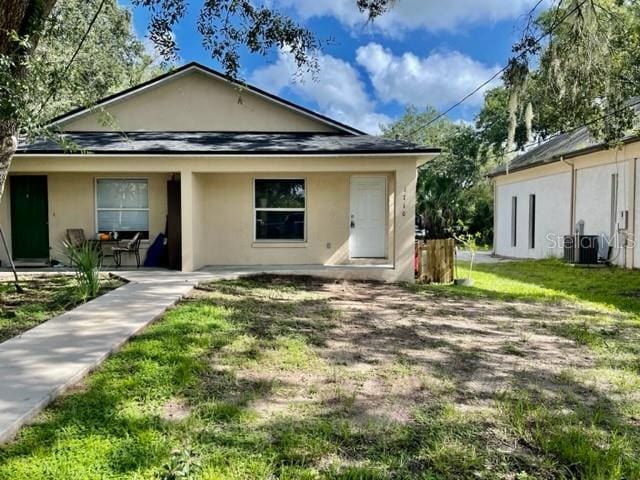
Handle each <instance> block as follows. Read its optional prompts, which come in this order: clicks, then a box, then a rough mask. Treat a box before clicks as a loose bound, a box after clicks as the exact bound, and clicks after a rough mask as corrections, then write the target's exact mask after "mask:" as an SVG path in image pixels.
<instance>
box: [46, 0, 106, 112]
mask: <svg viewBox="0 0 640 480" xmlns="http://www.w3.org/2000/svg"><path fill="white" fill-rule="evenodd" d="M105 3H106V0H102V1H101V2H100V5H99V6H98V9H97V10H96V12H95V13H94V14H93V17H92V18H91V21H90V22H89V25H88V26H87V29H86V30H85V32H84V34H83V35H82V38H81V39H80V43H78V46H77V47H76V49H75V51H74V52H73V55H71V57H70V58H69V61H68V62H67V64H66V65H65V67H64V69H63V70H62V74H61V75H60V76H58V78H57V81H56V82H55V83H54V85H53V86H52V88H51V91H50V92H49V95H48V96H47V98H46V99H45V100H44V102H42V104H41V105H40V109H39V110H38V115H40V114H41V113H42V110H44V107H45V106H46V105H47V103H49V100H51V99H52V98H53V96H54V95H55V94H56V93H57V92H56V90H57V87H58V86H59V84H60V79H62V78H64V77H65V76H66V74H67V72H68V71H69V68H71V64H73V62H74V61H75V59H76V57H77V56H78V54H79V53H80V50H81V49H82V46H83V45H84V42H85V41H86V40H87V37H88V36H89V32H91V29H92V28H93V26H94V24H95V23H96V21H97V20H98V16H99V15H100V12H101V11H102V8H103V7H104V4H105Z"/></svg>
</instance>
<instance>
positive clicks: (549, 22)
mask: <svg viewBox="0 0 640 480" xmlns="http://www.w3.org/2000/svg"><path fill="white" fill-rule="evenodd" d="M543 37H544V38H545V39H546V41H545V42H542V41H539V39H541V38H543ZM639 39H640V6H639V5H638V3H637V2H624V1H622V0H556V2H555V4H554V5H552V6H551V8H550V9H548V10H547V11H545V12H543V13H542V14H541V15H540V16H539V17H538V18H537V20H536V21H535V22H533V23H532V24H530V25H529V27H528V28H527V29H526V30H525V32H524V34H523V38H522V40H521V41H520V42H518V43H517V44H516V45H514V56H513V58H512V59H511V61H510V64H509V68H508V69H507V71H506V72H505V75H504V81H505V85H506V87H507V89H508V91H509V95H510V97H509V108H508V111H509V116H510V120H509V128H508V132H509V134H508V138H507V143H508V145H507V148H508V149H509V150H510V149H511V148H512V147H514V146H518V144H519V143H520V142H519V141H518V139H516V138H515V137H516V133H515V132H516V130H517V128H518V126H519V125H522V123H523V121H526V119H525V118H524V116H525V115H524V113H523V112H525V111H526V108H527V107H526V106H528V105H531V113H532V114H533V116H534V117H535V121H534V122H532V124H531V126H532V127H533V129H534V130H536V129H537V133H538V134H539V135H540V136H543V137H544V136H547V135H549V134H553V133H556V132H562V131H567V130H570V129H572V128H575V127H577V126H581V125H587V126H589V128H590V130H591V132H592V134H594V135H595V136H596V137H597V138H600V139H602V140H605V141H615V140H617V139H620V138H621V137H622V136H623V135H624V134H625V132H626V131H628V129H629V128H630V127H632V126H633V117H634V115H633V111H632V110H631V109H630V108H628V100H629V98H631V97H633V96H636V95H638V94H640V70H639V69H640V54H639V53H638V48H637V45H638V40H639ZM531 65H536V68H535V69H532V68H530V66H531Z"/></svg>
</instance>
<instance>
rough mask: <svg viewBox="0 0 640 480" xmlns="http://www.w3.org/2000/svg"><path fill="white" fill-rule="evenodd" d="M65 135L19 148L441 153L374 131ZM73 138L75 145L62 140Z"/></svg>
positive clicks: (140, 151)
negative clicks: (365, 133)
mask: <svg viewBox="0 0 640 480" xmlns="http://www.w3.org/2000/svg"><path fill="white" fill-rule="evenodd" d="M61 137H62V138H63V140H64V141H62V142H57V141H56V140H52V139H39V140H35V141H33V142H31V143H22V144H21V145H20V146H19V148H18V153H42V154H60V153H69V154H74V153H77V154H79V153H96V154H100V153H109V154H118V153H120V154H158V155H161V154H183V155H189V154H192V155H193V154H204V155H207V154H209V155H216V154H225V155H229V154H236V155H251V154H289V155H291V154H301V155H305V154H359V153H363V154H366V153H389V154H394V153H415V154H422V153H439V149H437V148H430V147H420V146H418V145H415V144H413V143H409V142H404V141H399V140H389V139H385V138H381V137H375V136H372V135H349V134H321V133H320V134H319V133H297V132H296V133H237V132H67V133H64V134H62V135H61ZM60 143H62V144H63V145H65V144H66V143H71V144H73V145H75V148H69V147H68V146H66V147H65V146H61V145H60Z"/></svg>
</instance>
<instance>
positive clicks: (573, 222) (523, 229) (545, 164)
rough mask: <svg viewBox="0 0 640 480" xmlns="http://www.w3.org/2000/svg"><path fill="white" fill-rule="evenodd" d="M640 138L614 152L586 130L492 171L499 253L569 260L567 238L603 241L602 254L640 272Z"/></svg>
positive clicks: (628, 140) (496, 250)
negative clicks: (565, 248)
mask: <svg viewBox="0 0 640 480" xmlns="http://www.w3.org/2000/svg"><path fill="white" fill-rule="evenodd" d="M638 158H640V138H639V137H636V136H629V137H627V138H625V139H624V140H623V142H622V146H621V147H619V148H616V149H611V148H608V145H606V144H603V143H600V142H598V141H596V140H595V139H594V138H593V137H592V136H591V135H590V134H589V132H588V131H587V129H586V128H583V129H580V130H578V131H576V132H573V133H568V134H563V135H559V136H556V137H553V138H551V139H550V140H548V141H547V142H545V143H543V144H541V145H540V146H538V147H536V148H533V149H531V150H529V151H527V152H526V153H523V154H521V155H519V156H518V157H516V158H515V159H513V160H512V161H511V162H509V165H508V168H507V166H503V167H501V168H499V169H498V170H496V171H495V172H493V174H492V177H493V180H494V184H495V193H494V195H495V217H494V253H495V254H496V255H500V256H505V257H514V258H546V257H550V256H556V257H560V256H562V255H563V237H564V236H565V235H570V234H574V233H576V230H578V231H579V232H580V233H581V234H584V235H597V236H598V237H599V246H600V256H601V257H602V258H608V259H609V261H611V263H613V264H616V265H620V266H626V267H628V268H637V267H640V245H639V244H638V243H637V242H636V238H637V237H638V233H640V232H638V231H637V230H639V229H640V205H639V203H640V191H639V188H640V186H639V183H640V182H639V175H640V172H639V168H638Z"/></svg>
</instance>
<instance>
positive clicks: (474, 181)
mask: <svg viewBox="0 0 640 480" xmlns="http://www.w3.org/2000/svg"><path fill="white" fill-rule="evenodd" d="M438 115H439V114H438V111H437V110H435V109H434V108H432V107H428V108H427V109H425V110H424V111H422V112H420V111H418V110H417V109H416V108H415V107H409V108H408V109H407V110H406V112H405V114H404V115H403V117H402V118H401V119H400V120H398V121H397V122H395V123H394V124H392V125H390V126H388V127H385V128H383V135H384V136H385V137H388V138H396V137H399V138H403V139H407V140H410V141H412V142H414V143H417V144H420V145H437V146H439V147H441V148H442V149H443V152H442V154H441V155H440V156H438V157H437V158H435V159H434V160H432V161H430V162H428V163H427V164H425V165H424V166H423V167H422V168H421V169H420V172H419V174H418V187H417V206H416V210H417V212H418V214H420V215H422V216H423V217H424V220H425V224H426V229H427V235H428V236H429V238H443V237H450V236H451V234H452V233H453V232H454V231H455V230H456V229H460V228H466V229H468V230H471V231H473V233H480V234H481V237H482V241H484V242H489V241H491V232H492V228H493V224H492V221H491V219H492V217H493V215H492V204H493V198H492V194H491V185H490V183H489V182H488V180H487V177H486V173H487V171H488V169H489V168H490V165H488V164H487V157H486V156H481V155H480V147H481V142H480V138H479V137H478V134H477V132H476V131H475V129H474V128H472V127H470V126H469V125H463V124H459V123H454V122H452V121H451V120H449V119H448V118H446V117H442V118H439V119H437V120H435V119H436V118H437V117H438ZM434 120H435V121H434ZM423 125H428V126H427V127H426V128H420V127H421V126H423Z"/></svg>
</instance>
